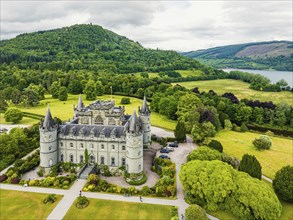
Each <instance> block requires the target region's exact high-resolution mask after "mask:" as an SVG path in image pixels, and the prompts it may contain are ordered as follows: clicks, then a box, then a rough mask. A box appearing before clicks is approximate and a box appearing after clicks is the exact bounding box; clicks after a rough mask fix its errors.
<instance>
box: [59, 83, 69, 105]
mask: <svg viewBox="0 0 293 220" xmlns="http://www.w3.org/2000/svg"><path fill="white" fill-rule="evenodd" d="M58 99H59V100H60V101H66V100H67V88H66V87H65V86H61V87H60V90H59V93H58Z"/></svg>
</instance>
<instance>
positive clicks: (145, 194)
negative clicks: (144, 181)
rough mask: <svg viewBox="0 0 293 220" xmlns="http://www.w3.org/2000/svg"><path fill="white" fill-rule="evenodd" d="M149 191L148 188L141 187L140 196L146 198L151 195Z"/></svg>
mask: <svg viewBox="0 0 293 220" xmlns="http://www.w3.org/2000/svg"><path fill="white" fill-rule="evenodd" d="M151 192H152V191H151V190H150V188H149V187H148V186H143V187H142V189H141V190H140V194H141V195H142V196H148V195H149V194H151Z"/></svg>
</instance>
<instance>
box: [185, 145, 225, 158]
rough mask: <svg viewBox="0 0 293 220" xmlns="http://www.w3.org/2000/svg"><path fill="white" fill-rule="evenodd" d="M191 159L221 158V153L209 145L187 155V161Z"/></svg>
mask: <svg viewBox="0 0 293 220" xmlns="http://www.w3.org/2000/svg"><path fill="white" fill-rule="evenodd" d="M191 160H221V153H219V152H218V151H217V150H213V149H211V148H209V147H199V148H197V149H195V150H193V151H192V152H191V153H190V154H189V155H188V156H187V161H191Z"/></svg>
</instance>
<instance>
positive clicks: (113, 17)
mask: <svg viewBox="0 0 293 220" xmlns="http://www.w3.org/2000/svg"><path fill="white" fill-rule="evenodd" d="M291 9H292V2H291V1H206V2H204V1H158V2H155V1H1V38H2V39H6V38H10V37H14V36H16V35H17V34H20V33H23V32H32V31H37V30H48V29H54V28H60V27H64V26H70V25H73V24H81V23H94V24H99V25H101V26H103V27H104V28H107V29H110V30H112V31H114V32H116V33H118V34H121V35H124V36H126V37H128V38H130V39H132V40H134V41H138V42H140V43H141V44H142V45H143V46H145V47H148V48H161V49H173V50H178V51H189V50H196V49H201V48H208V47H213V46H220V45H228V44H236V43H246V42H252V41H269V40H284V39H285V40H292V10H291Z"/></svg>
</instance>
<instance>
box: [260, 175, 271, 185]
mask: <svg viewBox="0 0 293 220" xmlns="http://www.w3.org/2000/svg"><path fill="white" fill-rule="evenodd" d="M261 178H263V179H265V180H266V181H268V182H270V183H273V180H271V179H270V178H269V177H266V176H264V175H262V176H261Z"/></svg>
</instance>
